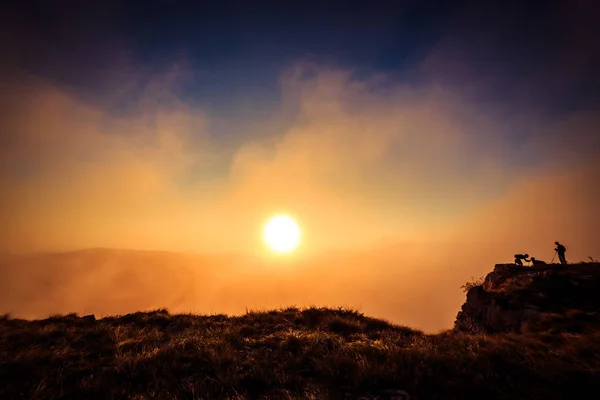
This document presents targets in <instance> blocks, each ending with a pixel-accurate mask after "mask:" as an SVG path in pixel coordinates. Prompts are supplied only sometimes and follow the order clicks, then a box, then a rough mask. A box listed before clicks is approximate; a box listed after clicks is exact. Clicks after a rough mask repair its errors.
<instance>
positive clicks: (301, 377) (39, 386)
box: [0, 308, 600, 399]
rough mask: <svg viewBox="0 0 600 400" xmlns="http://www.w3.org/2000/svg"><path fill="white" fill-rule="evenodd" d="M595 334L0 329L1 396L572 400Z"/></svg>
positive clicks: (257, 323) (590, 361)
mask: <svg viewBox="0 0 600 400" xmlns="http://www.w3.org/2000/svg"><path fill="white" fill-rule="evenodd" d="M598 354H600V333H599V332H596V331H594V332H587V333H585V334H571V333H566V332H563V333H553V334H549V333H535V334H534V333H531V334H514V333H512V334H511V333H506V334H498V335H469V334H464V333H451V332H444V333H441V334H437V335H425V334H423V333H421V332H418V331H414V330H411V329H409V328H406V327H401V326H394V325H390V324H388V323H386V322H385V321H382V320H377V319H372V318H368V317H364V316H362V315H361V314H359V313H357V312H354V311H349V310H343V309H335V310H334V309H317V308H310V309H304V310H299V309H296V308H288V309H282V310H278V311H270V312H258V313H248V314H246V315H243V316H239V317H227V316H223V315H214V316H194V315H184V314H180V315H171V314H169V313H168V312H167V311H165V310H158V311H153V312H147V313H136V314H129V315H124V316H119V317H108V318H103V319H100V320H93V319H87V318H79V317H77V316H76V315H67V316H61V317H51V318H48V319H45V320H38V321H24V320H16V319H15V320H13V319H10V318H8V317H4V318H2V319H0V398H2V399H17V398H27V399H51V398H52V399H58V398H61V399H71V398H81V399H83V398H86V399H87V398H96V399H108V398H139V399H142V398H144V399H145V398H163V399H213V398H231V399H245V398H270V399H310V398H313V399H337V398H356V399H358V398H361V397H362V398H370V399H373V398H380V399H391V398H396V399H402V398H406V396H405V395H404V392H402V391H405V392H406V393H407V394H408V395H410V398H411V399H462V398H488V399H490V398H498V399H499V398H506V399H509V398H510V399H514V398H522V399H525V398H537V399H541V398H543V399H560V398H577V397H579V396H583V394H584V393H586V392H587V393H595V392H597V390H598V389H600V357H598Z"/></svg>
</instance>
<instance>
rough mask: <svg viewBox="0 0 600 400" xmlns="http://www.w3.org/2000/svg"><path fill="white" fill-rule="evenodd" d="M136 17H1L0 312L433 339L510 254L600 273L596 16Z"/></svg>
mask: <svg viewBox="0 0 600 400" xmlns="http://www.w3.org/2000/svg"><path fill="white" fill-rule="evenodd" d="M151 3H152V5H151V6H148V7H149V8H148V10H150V11H152V12H150V11H148V13H149V16H146V17H145V18H146V19H143V18H142V17H141V16H140V15H138V13H136V14H135V15H134V16H132V15H131V10H129V9H128V7H127V6H126V5H123V4H120V3H119V2H107V4H106V5H98V6H95V7H92V8H91V9H90V10H87V9H84V8H81V9H78V8H77V7H75V8H69V11H67V10H66V9H65V8H64V7H63V8H61V7H59V6H58V5H54V6H49V5H45V6H42V5H40V6H39V8H38V9H39V10H40V11H39V13H38V14H35V13H33V12H30V11H27V10H25V9H24V8H23V7H22V6H18V5H13V6H10V7H6V10H5V11H4V12H3V13H2V21H3V23H2V25H3V28H2V29H3V30H2V35H1V36H2V39H0V46H1V47H0V50H2V54H4V57H3V61H2V63H1V66H0V73H1V79H0V121H1V122H0V135H1V136H0V140H1V147H0V185H1V192H0V226H1V227H2V230H1V232H2V233H1V235H0V250H2V252H3V255H2V257H1V264H0V313H4V312H10V313H12V314H15V315H20V316H24V317H27V318H39V317H44V316H47V315H50V314H55V313H68V312H78V313H81V314H84V313H86V314H87V313H95V314H96V315H109V314H115V313H127V312H135V311H141V310H145V309H150V308H159V307H167V308H169V310H170V311H173V312H176V311H190V312H200V313H214V312H218V313H240V312H245V310H247V309H257V308H260V309H264V308H273V307H279V306H288V305H296V306H302V305H327V306H347V307H353V308H358V309H359V310H361V311H362V312H364V313H366V314H369V315H371V316H374V317H382V318H386V319H388V320H390V321H392V322H396V323H400V324H403V325H409V326H411V327H414V328H418V329H424V330H426V331H436V330H440V329H445V328H449V327H450V326H451V324H452V322H453V320H454V318H455V316H456V313H457V311H458V309H459V307H460V304H461V303H462V302H463V300H464V294H463V293H462V292H461V290H460V286H461V285H462V284H463V283H465V282H466V281H467V280H469V279H470V278H471V277H479V276H481V275H484V274H485V273H487V272H488V271H489V270H491V268H492V267H493V265H494V264H495V263H502V262H511V261H512V255H513V254H515V253H518V252H528V253H529V254H530V255H533V256H534V257H536V258H538V259H542V260H544V261H546V262H549V261H550V260H551V258H552V256H553V247H554V241H556V240H559V241H561V242H562V243H565V244H566V245H567V246H568V252H567V259H568V260H569V261H582V260H588V257H590V256H592V257H594V258H600V246H599V244H600V243H599V240H598V237H599V236H598V233H599V226H600V212H599V211H598V199H599V198H600V197H599V195H600V191H599V189H598V182H600V162H599V159H598V156H597V152H598V149H600V140H599V137H600V135H599V134H598V129H599V128H600V102H599V100H600V96H599V93H600V90H597V89H600V84H599V83H600V80H599V78H598V75H597V73H596V71H595V68H596V67H597V65H598V62H599V61H600V45H599V43H600V40H597V39H598V38H600V30H599V29H600V28H598V25H597V24H596V22H595V21H596V20H595V18H594V17H593V16H594V15H596V16H598V12H597V7H596V6H595V5H594V4H593V3H592V2H585V1H581V2H577V1H576V2H556V3H553V4H552V5H548V6H545V7H543V8H539V9H534V8H521V7H520V6H518V5H516V3H515V4H514V5H513V4H510V2H508V3H507V4H506V5H504V6H502V7H500V8H498V9H496V8H486V7H484V6H475V5H470V4H468V3H465V4H461V5H460V7H459V6H457V7H456V9H454V8H453V9H447V8H442V9H432V8H430V7H425V6H417V5H414V4H412V3H410V2H407V3H406V4H404V5H402V6H399V5H394V6H393V7H392V6H391V5H390V4H388V3H386V6H385V7H382V9H381V10H378V11H373V10H371V11H368V12H366V11H365V9H363V8H358V7H357V8H356V9H354V8H352V7H350V8H348V9H344V11H343V12H341V13H338V12H337V11H336V10H329V9H327V10H321V11H317V9H316V8H314V7H312V6H311V5H308V4H307V5H305V7H306V9H305V8H303V9H302V10H301V11H300V10H298V9H295V8H294V7H292V8H291V10H287V11H285V12H284V11H282V10H280V9H278V8H277V9H272V8H270V9H269V10H270V12H273V13H276V14H274V15H275V16H274V17H273V18H269V19H268V20H269V21H271V22H270V23H269V24H271V25H269V24H267V26H266V27H265V26H264V24H263V22H264V21H263V19H261V18H259V17H257V15H262V14H260V13H258V12H257V11H256V10H254V11H252V10H249V9H245V8H243V6H239V5H238V6H236V7H238V8H236V10H238V11H239V15H238V14H235V13H233V14H232V15H229V14H227V15H225V16H222V18H223V20H218V21H220V22H223V21H227V22H228V24H225V26H226V27H227V28H223V27H222V26H221V25H220V23H219V24H217V22H213V23H209V21H208V20H209V19H210V17H209V16H206V17H202V18H206V21H205V20H204V19H202V18H201V17H200V16H201V15H204V14H203V10H202V9H200V8H199V7H194V8H193V9H189V8H186V7H184V6H182V5H178V3H177V2H160V1H156V2H151ZM311 7H312V8H311ZM392 9H393V11H394V12H393V13H392V12H391V11H392ZM204 11H205V10H204ZM266 12H267V11H265V13H266ZM320 12H323V13H325V14H324V15H326V16H329V17H331V18H333V19H327V18H325V17H323V18H325V19H327V21H328V22H327V24H325V23H324V22H323V19H321V17H320V16H321V14H320ZM277 13H278V14H277ZM188 14H191V15H195V16H197V18H198V20H196V21H195V20H194V19H193V18H192V17H189V16H187V15H188ZM209 14H210V13H209ZM234 14H235V15H234ZM219 15H221V14H219ZM159 16H160V18H159ZM415 16H418V17H419V18H421V19H422V24H421V25H419V26H412V25H411V24H410V23H409V22H410V21H411V20H412V18H413V17H415ZM515 16H519V17H523V18H527V19H528V21H529V24H528V29H523V27H522V26H521V25H519V24H517V23H515V24H512V23H508V21H513V20H514V19H515V18H516V17H515ZM313 19H314V21H315V25H314V27H313V28H312V29H311V30H310V32H309V31H306V29H307V28H306V22H307V21H313ZM106 21H109V22H106ZM202 21H205V22H206V24H203V23H202ZM236 21H237V22H239V21H241V22H242V23H240V24H237V22H236ZM273 21H275V22H273ZM286 21H287V22H290V23H291V22H293V25H292V26H293V27H294V29H297V30H295V31H294V30H293V29H291V28H289V29H284V28H283V27H282V26H285V25H286V23H287V22H286ZM348 21H353V22H352V24H349V23H348ZM331 24H333V26H339V27H340V32H341V33H340V32H338V33H335V34H334V33H332V32H330V31H329V30H328V29H327V27H328V26H330V25H331ZM507 24H508V25H507ZM217 25H219V26H217ZM230 25H232V26H230ZM507 26H508V27H507ZM575 26H576V28H574V27H575ZM303 27H304V28H303ZM342 27H343V28H342ZM303 29H304V30H303ZM150 32H154V33H155V36H152V35H150ZM299 32H306V36H302V35H300V34H299ZM548 32H549V33H551V34H552V36H551V37H552V38H559V39H560V40H554V41H553V42H552V43H553V44H548V43H547V42H546V41H545V40H543V38H545V35H544V33H548ZM278 33H281V35H280V36H278ZM296 34H298V35H300V36H296ZM336 35H341V36H340V37H338V36H336ZM406 35H408V36H409V37H411V38H413V40H412V41H411V43H410V45H409V44H407V43H406V42H405V41H404V39H402V38H404V37H405V36H406ZM475 36H476V37H478V38H480V40H476V39H474V37H475ZM299 37H301V39H299ZM161 38H162V39H161ZM174 43H177V45H175V44H174ZM215 49H216V50H215ZM524 50H526V51H525V52H523V51H524ZM398 52H399V53H398ZM390 54H403V56H402V57H399V58H398V57H396V58H394V57H391V56H390ZM595 89H596V90H595ZM280 212H283V213H289V214H291V215H293V216H294V217H295V218H296V219H297V220H298V222H299V224H300V225H301V227H302V244H301V246H300V247H299V248H298V249H297V251H295V252H293V253H291V254H289V255H283V256H282V255H275V254H273V253H271V252H269V251H268V249H267V248H266V247H265V246H264V244H263V242H262V238H261V229H262V225H263V224H264V223H265V221H266V220H267V219H268V218H269V217H270V216H271V215H274V214H277V213H280Z"/></svg>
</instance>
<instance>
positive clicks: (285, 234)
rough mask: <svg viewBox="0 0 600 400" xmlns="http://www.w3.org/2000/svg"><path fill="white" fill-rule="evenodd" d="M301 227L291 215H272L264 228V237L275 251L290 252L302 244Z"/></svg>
mask: <svg viewBox="0 0 600 400" xmlns="http://www.w3.org/2000/svg"><path fill="white" fill-rule="evenodd" d="M300 236H301V232H300V227H299V226H298V224H297V223H296V221H295V220H294V219H293V218H292V217H290V216H289V215H284V214H278V215H275V216H273V217H271V218H270V219H269V220H268V221H267V223H266V224H265V227H264V229H263V237H264V239H265V242H266V243H267V245H268V246H269V248H270V249H271V250H272V251H274V252H275V253H290V252H291V251H293V250H295V249H296V247H298V245H299V244H300Z"/></svg>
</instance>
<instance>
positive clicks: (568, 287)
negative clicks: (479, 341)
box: [454, 263, 600, 333]
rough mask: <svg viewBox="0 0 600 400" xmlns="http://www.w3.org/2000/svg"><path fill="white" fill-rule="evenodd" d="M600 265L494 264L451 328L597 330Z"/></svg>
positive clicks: (477, 330)
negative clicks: (527, 265) (532, 265)
mask: <svg viewBox="0 0 600 400" xmlns="http://www.w3.org/2000/svg"><path fill="white" fill-rule="evenodd" d="M599 310H600V264H599V263H579V264H569V265H566V266H564V265H560V264H548V265H542V266H536V267H526V266H525V267H520V266H517V265H515V264H496V266H495V267H494V270H493V271H492V272H490V273H489V274H488V275H487V276H486V277H485V280H484V281H483V282H482V284H480V285H475V286H472V287H471V288H470V289H469V290H468V291H467V299H466V302H465V303H464V304H463V306H462V308H461V311H460V312H459V313H458V315H457V317H456V321H455V323H454V329H455V330H456V331H463V332H468V333H498V332H542V331H547V332H559V331H562V332H572V333H581V332H583V331H587V330H590V329H596V328H598V327H600V315H599V313H598V311H599Z"/></svg>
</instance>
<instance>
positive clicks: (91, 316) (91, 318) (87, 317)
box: [81, 314, 96, 322]
mask: <svg viewBox="0 0 600 400" xmlns="http://www.w3.org/2000/svg"><path fill="white" fill-rule="evenodd" d="M81 319H82V320H84V321H87V322H93V321H95V320H96V316H95V315H94V314H89V315H84V316H83V317H81Z"/></svg>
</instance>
